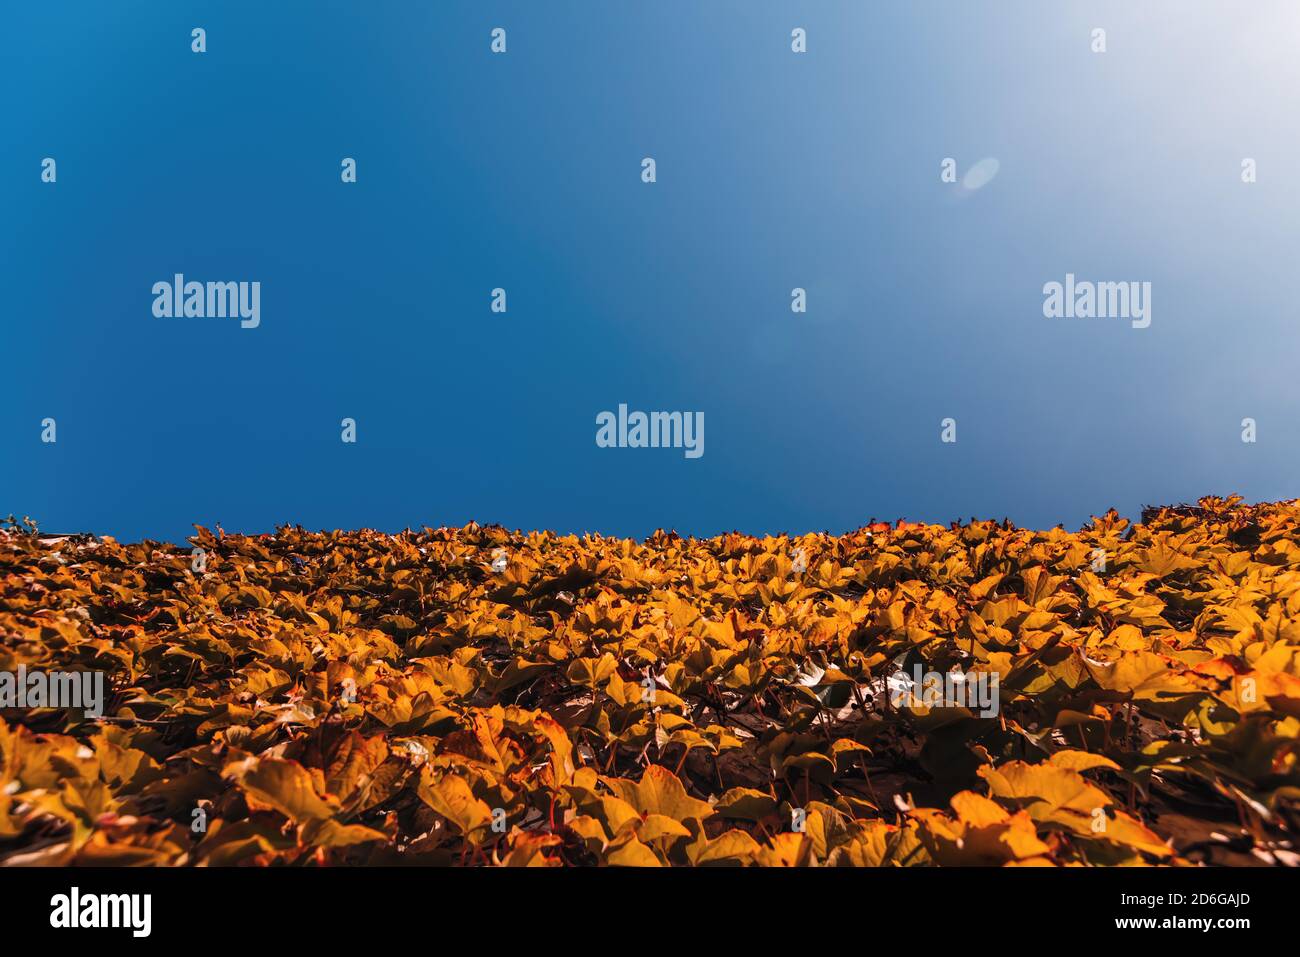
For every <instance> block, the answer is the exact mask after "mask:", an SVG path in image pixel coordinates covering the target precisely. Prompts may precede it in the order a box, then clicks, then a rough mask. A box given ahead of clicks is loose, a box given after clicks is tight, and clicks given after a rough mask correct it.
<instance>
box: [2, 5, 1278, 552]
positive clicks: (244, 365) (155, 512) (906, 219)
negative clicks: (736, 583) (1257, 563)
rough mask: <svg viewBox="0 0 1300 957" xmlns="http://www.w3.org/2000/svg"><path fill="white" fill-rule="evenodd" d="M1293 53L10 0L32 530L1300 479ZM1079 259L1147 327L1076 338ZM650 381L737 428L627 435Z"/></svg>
mask: <svg viewBox="0 0 1300 957" xmlns="http://www.w3.org/2000/svg"><path fill="white" fill-rule="evenodd" d="M195 27H202V28H204V29H205V30H206V43H207V51H206V52H205V53H201V54H199V53H194V52H192V50H191V42H192V41H191V30H192V29H193V28H195ZM495 27H501V28H504V29H505V30H506V37H507V50H506V53H504V54H494V53H493V52H492V51H491V49H490V43H491V35H490V34H491V31H492V29H493V28H495ZM795 28H803V29H805V30H806V32H807V52H806V53H802V54H799V53H794V52H793V51H792V50H791V31H792V30H793V29H795ZM1095 28H1102V29H1104V30H1105V31H1106V52H1105V53H1095V52H1093V49H1092V47H1093V45H1094V41H1093V38H1092V31H1093V30H1094V29H1095ZM1298 46H1300V4H1297V3H1295V2H1293V0H1276V2H1253V3H1250V4H1240V3H1230V2H1208V0H1196V2H1165V3H1161V2H1150V3H1143V4H1140V5H1139V4H1131V3H1128V2H1113V3H1106V2H1100V3H1087V4H1084V3H1043V2H1041V0H1032V2H1029V0H1027V2H991V0H990V2H970V0H961V2H958V0H945V2H928V3H927V2H912V0H908V2H902V0H898V2H871V3H867V2H860V0H843V2H832V0H816V2H806V3H797V2H789V0H780V2H778V0H743V2H742V0H734V2H731V0H728V2H724V0H707V2H691V3H687V2H664V3H653V4H634V3H631V2H603V0H602V2H597V0H583V2H560V0H548V2H545V3H539V2H536V0H527V2H517V3H511V2H495V3H484V2H469V0H465V2H450V0H442V2H415V0H371V2H364V3H363V2H361V0H350V2H338V0H335V2H319V0H313V2H310V3H308V2H276V3H266V2H261V0H229V2H224V3H221V4H213V3H190V2H167V3H162V2H154V3H131V4H116V3H115V4H104V3H100V2H95V3H91V2H84V3H76V2H65V3H58V4H6V5H5V6H4V8H3V10H0V223H2V224H3V227H2V229H0V297H2V298H0V302H2V303H3V312H2V313H0V329H2V330H3V339H2V340H0V341H2V342H3V344H4V346H5V350H4V351H5V362H4V372H3V375H0V514H5V513H8V512H9V511H13V512H17V513H18V514H19V515H22V514H30V515H32V516H34V517H35V518H37V519H38V520H39V521H40V522H41V524H42V526H43V527H44V528H47V529H49V530H51V531H81V530H90V531H96V532H100V533H107V534H112V535H116V536H118V537H119V538H124V539H127V538H139V537H142V536H149V537H154V538H163V539H171V540H179V539H180V538H182V537H183V536H185V535H187V534H189V533H190V531H191V524H192V523H196V522H197V523H201V524H205V525H209V526H211V525H214V524H216V523H218V522H219V523H221V524H222V525H223V526H224V527H225V528H226V529H228V530H232V531H233V530H240V531H249V532H256V531H269V530H270V529H272V528H273V527H274V526H275V525H277V524H280V523H283V522H289V523H301V524H303V525H305V526H307V527H309V528H334V527H345V528H352V527H361V526H368V527H374V528H380V529H385V530H390V531H395V530H398V529H401V528H403V527H406V526H408V525H411V526H417V527H418V526H420V525H424V524H431V525H439V524H462V523H464V522H466V521H468V520H470V519H475V520H477V521H480V522H484V523H488V522H500V523H503V524H506V525H509V526H512V527H522V528H541V527H546V528H555V529H558V530H561V531H578V532H581V531H584V530H591V531H601V532H606V533H612V534H624V535H636V536H640V535H644V534H647V533H649V532H650V531H652V530H654V529H655V528H657V527H665V528H676V529H677V530H678V531H681V532H683V533H692V534H699V535H706V534H714V533H717V532H720V531H724V530H729V529H733V528H739V529H742V530H745V531H750V532H754V533H763V532H769V531H794V532H802V531H809V530H821V529H828V530H830V531H843V530H845V529H848V528H853V527H857V526H859V525H861V524H862V523H864V522H866V521H867V520H868V519H870V518H872V517H875V518H879V519H886V518H889V519H892V518H898V517H906V518H908V519H911V520H931V521H948V520H951V519H957V518H968V517H970V516H979V517H992V518H1001V517H1004V516H1006V517H1010V518H1011V519H1013V520H1015V521H1017V522H1019V523H1021V524H1025V525H1030V526H1036V527H1045V526H1050V525H1053V524H1056V523H1057V522H1063V523H1065V524H1066V525H1067V526H1070V527H1077V526H1078V525H1079V524H1081V523H1082V522H1084V521H1086V520H1087V517H1088V516H1089V515H1090V514H1094V513H1099V512H1101V511H1103V510H1104V509H1106V508H1107V507H1110V506H1115V507H1117V508H1119V509H1120V510H1121V511H1123V512H1125V513H1127V514H1135V513H1136V512H1137V510H1138V509H1139V508H1140V506H1141V505H1143V504H1155V503H1166V502H1174V501H1181V500H1189V499H1194V498H1196V497H1198V496H1200V495H1204V494H1227V493H1230V492H1239V493H1241V494H1244V495H1245V496H1247V498H1249V499H1252V500H1259V499H1274V498H1291V497H1295V496H1296V495H1297V494H1300V478H1298V473H1300V469H1298V468H1297V466H1298V465H1300V372H1298V369H1300V363H1298V362H1297V354H1298V352H1300V349H1298V348H1297V347H1298V346H1300V316H1297V297H1296V296H1295V295H1294V293H1293V290H1292V288H1291V287H1292V286H1293V285H1294V284H1295V282H1296V279H1295V277H1296V276H1297V274H1300V270H1297V266H1296V260H1297V252H1298V251H1300V124H1298V123H1297V122H1296V118H1297V109H1296V107H1297V93H1296V91H1297V90H1300V57H1297V56H1296V55H1295V50H1296V49H1297V47H1298ZM46 157H50V158H53V159H55V160H56V162H57V167H56V172H57V179H56V181H55V182H53V183H46V182H42V160H43V159H44V158H46ZM344 157H352V158H355V160H356V162H357V182H356V183H343V182H342V181H341V176H340V169H341V166H340V164H341V161H342V159H343V158H344ZM645 157H653V158H654V159H655V162H656V176H657V181H656V182H654V183H645V182H643V181H642V160H643V158H645ZM946 157H951V158H953V159H955V160H956V169H957V179H958V182H957V183H945V182H943V181H942V178H941V164H942V161H943V160H944V159H945V158H946ZM1246 158H1251V159H1254V160H1255V162H1256V170H1257V181H1256V182H1254V183H1244V182H1243V181H1242V161H1243V159H1246ZM985 160H996V163H985V162H982V161H985ZM994 167H996V174H995V175H992V177H991V178H989V174H990V172H991V171H992V170H993V169H994ZM968 174H970V175H969V176H968ZM981 183H982V185H980V184H981ZM968 187H978V188H968ZM176 273H182V274H184V275H185V276H186V277H187V279H194V280H200V281H241V280H242V281H257V282H260V284H261V286H260V289H261V312H260V325H259V326H258V327H257V328H255V329H242V328H240V325H239V323H238V321H237V320H229V319H194V318H191V319H184V318H157V317H155V315H154V314H153V309H152V306H153V299H154V297H153V294H152V292H151V290H152V287H153V285H154V283H156V282H159V281H170V280H171V278H172V276H173V275H174V274H176ZM1067 273H1073V274H1074V275H1075V276H1076V277H1077V278H1078V279H1080V280H1093V281H1114V282H1128V281H1133V282H1149V283H1151V301H1150V305H1151V324H1150V326H1149V327H1148V328H1145V329H1135V328H1133V327H1132V325H1131V324H1130V323H1129V322H1128V321H1126V320H1123V319H1105V318H1094V319H1049V318H1045V317H1044V314H1043V301H1044V293H1043V287H1044V284H1046V283H1049V282H1053V281H1055V282H1064V280H1065V277H1066V274H1067ZM498 287H500V288H504V289H505V290H506V294H507V311H506V312H505V313H494V312H493V311H492V310H491V308H490V306H491V301H492V290H493V289H494V288H498ZM796 287H798V288H803V289H805V290H806V295H807V311H806V312H805V313H795V312H792V310H791V302H792V300H791V290H792V289H794V288H796ZM620 403H624V404H626V405H627V406H628V407H629V408H630V409H632V410H645V411H654V410H665V411H669V410H675V411H683V412H699V413H703V416H704V421H705V445H704V454H703V455H702V456H700V457H699V458H688V457H686V456H685V455H684V454H683V452H682V450H680V449H662V448H661V449H633V448H600V447H598V446H597V444H596V441H595V438H596V432H597V426H596V417H597V415H598V414H599V413H601V412H602V411H606V410H611V411H612V410H617V408H618V406H619V404H620ZM345 417H350V418H353V419H354V420H355V422H356V436H357V441H356V442H355V443H345V442H343V441H341V425H340V423H341V420H342V419H343V418H345ZM1247 417H1249V418H1253V419H1255V421H1256V428H1257V441H1256V442H1254V443H1245V442H1243V441H1242V420H1243V419H1244V418H1247ZM46 418H53V419H54V420H55V422H56V428H57V433H56V437H57V441H56V442H54V443H48V442H43V441H42V431H43V430H42V421H43V420H44V419H46ZM945 418H952V419H954V420H955V421H956V435H957V441H956V442H955V443H944V442H942V441H941V439H940V432H941V425H940V423H941V421H942V420H943V419H945Z"/></svg>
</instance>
